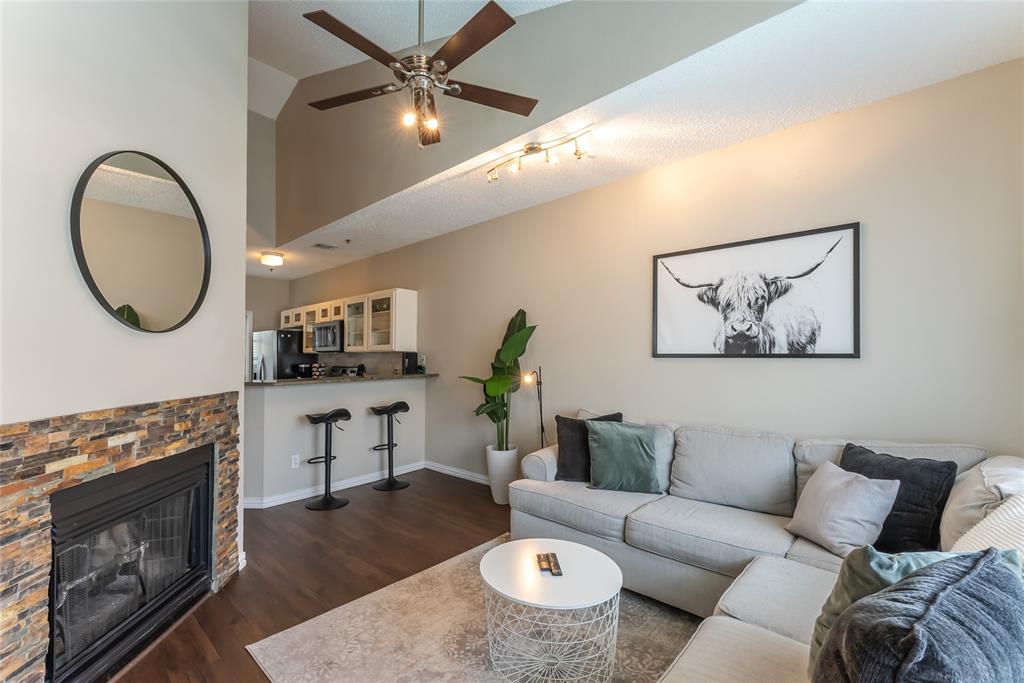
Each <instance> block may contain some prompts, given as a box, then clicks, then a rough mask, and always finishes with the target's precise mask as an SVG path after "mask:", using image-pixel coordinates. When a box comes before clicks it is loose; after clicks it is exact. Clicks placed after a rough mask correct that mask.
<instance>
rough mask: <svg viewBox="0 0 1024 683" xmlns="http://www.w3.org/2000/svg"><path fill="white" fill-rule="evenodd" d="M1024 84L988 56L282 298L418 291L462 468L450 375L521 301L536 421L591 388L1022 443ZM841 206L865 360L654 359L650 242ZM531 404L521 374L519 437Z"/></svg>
mask: <svg viewBox="0 0 1024 683" xmlns="http://www.w3.org/2000/svg"><path fill="white" fill-rule="evenodd" d="M1022 84H1024V62H1022V61H1021V60H1017V61H1016V62H1012V63H1010V64H1006V65H1001V66H996V67H993V68H990V69H986V70H984V71H980V72H977V73H975V74H971V75H967V76H964V77H961V78H957V79H954V80H951V81H947V82H945V83H940V84H938V85H935V86H932V87H929V88H925V89H922V90H918V91H915V92H911V93H908V94H906V95H901V96H899V97H894V98H892V99H888V100H884V101H880V102H877V103H874V104H872V105H870V106H867V107H863V108H860V109H857V110H853V111H849V112H846V113H842V114H837V115H834V116H829V117H827V118H824V119H820V120H818V121H813V122H810V123H807V124H805V125H801V126H797V127H794V128H791V129H789V130H785V131H782V132H779V133H776V134H773V135H768V136H764V137H761V138H757V139H754V140H750V141H748V142H745V143H742V144H739V145H736V146H733V147H730V148H727V149H723V150H720V151H716V152H713V153H710V154H705V155H701V156H698V157H694V158H691V159H688V160H684V161H681V162H679V163H676V164H672V165H669V166H665V167H662V168H657V169H654V170H652V171H649V172H647V173H643V174H640V175H637V176H633V177H630V178H626V179H623V180H621V181H617V182H615V183H611V184H609V185H606V186H604V187H600V188H596V189H593V190H590V191H587V192H583V193H580V194H577V195H573V196H571V197H566V198H564V199H561V200H558V201H554V202H551V203H548V204H545V205H542V206H538V207H534V208H531V209H528V210H525V211H521V212H519V213H515V214H512V215H509V216H505V217H503V218H499V219H495V220H492V221H489V222H486V223H482V224H480V225H477V226H474V227H470V228H466V229H464V230H460V231H457V232H453V233H449V234H447V235H443V236H440V237H437V238H434V239H431V240H428V241H425V242H421V243H418V244H415V245H411V246H409V247H405V248H403V249H399V250H396V251H393V252H389V253H387V254H382V255H380V256H377V257H374V258H370V259H366V260H364V261H360V262H358V263H354V264H350V265H348V266H343V267H341V268H337V269H334V270H331V271H326V272H323V273H319V274H316V275H311V276H309V277H306V278H301V279H298V280H295V281H293V282H292V285H291V298H292V302H293V303H297V302H300V303H301V302H309V301H320V300H323V299H324V298H333V297H338V296H345V295H348V294H354V293H357V292H360V291H364V292H365V291H373V290H374V289H381V288H384V287H408V288H410V289H416V290H419V301H420V314H419V320H420V328H419V335H420V336H419V349H420V351H421V352H424V353H426V354H427V365H428V368H429V370H430V371H431V372H439V373H441V377H439V378H438V379H436V380H433V381H432V382H431V383H430V384H428V386H427V420H426V429H427V458H429V459H431V460H436V461H439V462H443V463H445V464H448V465H452V466H455V467H460V468H463V469H469V470H474V471H477V472H483V471H484V455H483V447H484V445H485V444H486V443H488V442H489V441H490V440H493V438H494V435H493V428H492V426H491V424H490V423H489V422H488V421H487V420H485V419H483V418H477V417H474V416H473V414H472V410H473V408H474V406H475V405H476V404H477V403H478V402H479V400H480V394H479V388H478V387H477V386H476V385H472V384H469V383H468V382H465V381H464V380H460V379H458V376H459V375H464V374H471V375H479V374H480V373H483V372H486V371H487V367H488V362H489V361H490V359H491V357H492V356H493V354H494V349H495V348H496V347H497V345H498V343H499V340H500V338H501V334H502V332H503V331H504V326H505V322H506V321H507V319H508V317H509V316H510V315H511V314H512V313H513V312H514V311H515V310H516V309H517V308H519V307H523V308H525V309H526V311H527V313H528V314H529V318H530V322H532V323H536V324H537V325H538V328H537V333H536V335H535V336H534V340H533V341H532V342H531V344H530V349H529V352H528V354H527V356H526V358H525V359H524V363H523V366H524V367H526V368H529V367H534V366H536V365H538V364H540V365H543V367H544V379H545V384H544V396H545V403H546V406H545V407H546V408H547V411H548V413H547V419H548V423H547V425H548V428H549V434H551V435H553V434H554V425H553V421H552V418H551V416H552V415H553V414H554V413H556V412H559V413H562V414H566V413H570V414H571V413H573V412H575V411H576V409H577V408H579V407H581V406H586V407H590V408H592V409H594V410H598V411H610V410H624V411H626V412H629V413H634V414H640V415H645V416H650V417H654V418H662V419H670V420H673V421H678V422H690V423H694V422H696V423H701V422H711V423H721V424H727V425H735V426H740V427H750V428H761V429H770V430H775V431H781V432H788V433H791V434H794V435H797V436H836V437H847V438H851V439H856V438H863V437H876V438H891V439H897V440H932V441H943V442H948V441H959V442H972V443H977V444H980V445H982V446H985V447H988V448H990V449H992V450H994V451H1000V452H1012V453H1020V452H1021V439H1022V437H1024V423H1022V421H1021V416H1022V410H1024V405H1022V404H1024V401H1022V386H1021V382H1020V378H1021V377H1022V376H1024V358H1022V353H1021V349H1022V346H1024V337H1022V332H1024V320H1022V318H1024V296H1022V254H1024V251H1022V231H1024V225H1022V215H1024V209H1022V203H1021V188H1022V180H1024V177H1022V169H1021V166H1022V159H1024V155H1022V141H1021V126H1022V120H1024V106H1022V102H1024V91H1022ZM592 163H600V159H595V160H593V162H592ZM570 166H571V165H568V164H566V165H565V167H564V168H563V169H562V170H561V171H560V172H566V173H569V172H571V171H572V169H571V167H570ZM499 189H500V190H502V191H514V187H512V186H507V187H506V186H503V187H502V188H499ZM852 221H860V222H861V224H862V235H861V237H862V251H861V257H862V260H861V268H862V277H861V282H862V285H861V287H862V289H861V294H862V353H863V357H862V358H861V359H860V360H823V359H815V360H801V359H784V360H756V359H745V358H733V359H722V358H713V359H672V358H661V359H654V358H651V267H652V265H651V257H652V255H654V254H659V253H665V252H670V251H676V250H682V249H688V248H693V247H699V246H706V245H713V244H721V243H725V242H732V241H736V240H742V239H748V238H755V237H762V236H766V235H772V234H781V233H786V232H792V231H796V230H801V229H809V228H816V227H822V226H828V225H836V224H840V223H847V222H852ZM536 410H537V403H536V395H535V393H534V392H533V391H522V392H520V393H519V394H518V395H517V397H516V399H515V403H514V405H513V417H514V424H513V440H514V441H515V442H516V443H517V444H518V445H519V446H520V447H521V449H525V450H529V449H530V448H533V447H535V446H536V445H537V442H538V437H537V432H536V429H537V417H536Z"/></svg>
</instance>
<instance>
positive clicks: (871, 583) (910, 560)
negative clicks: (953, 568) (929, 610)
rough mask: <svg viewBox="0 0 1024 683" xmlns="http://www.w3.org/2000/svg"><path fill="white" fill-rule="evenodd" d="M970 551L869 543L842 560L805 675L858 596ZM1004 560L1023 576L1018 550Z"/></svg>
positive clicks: (1009, 552) (816, 625) (817, 626)
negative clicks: (883, 547)
mask: <svg viewBox="0 0 1024 683" xmlns="http://www.w3.org/2000/svg"><path fill="white" fill-rule="evenodd" d="M969 554H970V553H943V552H939V551H934V552H922V553H896V554H893V555H890V554H888V553H883V552H879V551H877V550H875V549H874V548H872V547H871V546H865V547H863V548H857V549H855V550H853V551H851V552H850V554H849V555H847V556H846V559H845V560H843V566H842V568H840V570H839V578H838V579H836V585H835V587H833V588H832V595H830V596H829V597H828V600H826V601H825V605H824V606H823V607H822V608H821V616H819V617H818V620H817V621H816V622H814V635H813V636H812V638H811V659H810V663H809V667H808V676H810V672H811V671H813V670H814V663H815V660H816V659H817V657H818V651H819V650H820V649H821V644H822V643H824V642H825V637H826V636H828V632H829V631H830V630H831V629H832V626H833V625H834V624H835V622H836V619H838V618H839V615H840V614H842V613H843V611H845V610H846V608H847V607H849V606H850V605H852V604H853V603H855V602H857V601H858V600H860V599H861V598H866V597H867V596H869V595H874V594H875V593H877V592H878V591H880V590H882V589H883V588H888V587H889V586H893V585H895V584H897V583H899V582H900V581H901V580H902V579H903V578H904V577H906V576H908V575H909V574H913V573H914V572H916V571H917V570H918V569H923V568H924V567H927V566H928V565H930V564H934V563H936V562H941V561H942V560H948V559H949V558H951V557H957V556H959V555H969ZM1002 555H1003V562H1005V563H1006V564H1007V566H1009V567H1010V568H1011V569H1013V570H1014V571H1016V572H1017V574H1018V575H1021V576H1022V578H1024V571H1022V569H1021V556H1020V553H1019V552H1018V551H1017V550H1003V551H1002Z"/></svg>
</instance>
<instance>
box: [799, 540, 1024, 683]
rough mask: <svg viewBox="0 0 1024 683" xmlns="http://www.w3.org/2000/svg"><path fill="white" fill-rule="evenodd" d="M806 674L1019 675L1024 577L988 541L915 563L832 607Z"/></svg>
mask: <svg viewBox="0 0 1024 683" xmlns="http://www.w3.org/2000/svg"><path fill="white" fill-rule="evenodd" d="M812 680H813V681H814V683H826V682H828V683H833V682H834V681H857V682H858V683H875V682H879V683H880V682H881V681H885V682H886V683H892V681H905V682H907V683H910V682H914V683H918V682H920V683H939V682H940V681H941V682H943V683H945V682H947V681H963V682H965V683H1003V682H1004V681H1024V582H1021V580H1020V577H1019V576H1018V575H1017V574H1016V573H1015V572H1014V571H1012V570H1011V569H1010V568H1009V567H1007V565H1006V563H1005V562H1004V561H1003V559H1002V554H1001V553H1000V552H999V551H998V550H996V549H994V548H990V549H989V550H986V551H982V552H977V553H970V554H966V555H959V556H957V557H954V558H951V559H948V560H942V561H941V562H936V563H935V564H931V565H928V566H927V567H924V568H923V569H919V570H917V571H916V572H914V573H912V574H910V575H908V576H907V577H905V578H904V579H903V580H901V581H899V582H898V583H896V584H895V585H893V586H890V587H889V588H886V589H884V590H881V591H879V592H877V593H875V594H874V595H869V596H868V597H866V598H861V599H860V600H858V601H857V602H855V603H853V604H852V605H851V606H850V607H848V608H847V609H846V610H845V611H844V612H843V613H842V614H841V615H839V618H838V619H837V620H836V622H835V625H834V626H833V627H832V630H831V631H829V633H828V636H827V637H826V638H825V642H824V643H823V644H822V648H821V652H820V653H819V655H818V659H817V662H816V663H815V666H814V674H813V676H812Z"/></svg>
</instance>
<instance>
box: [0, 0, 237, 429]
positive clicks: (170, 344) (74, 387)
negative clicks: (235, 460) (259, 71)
mask: <svg viewBox="0 0 1024 683" xmlns="http://www.w3.org/2000/svg"><path fill="white" fill-rule="evenodd" d="M0 14H2V36H0V37H2V80H0V82H2V124H0V142H2V147H3V160H2V174H3V181H4V182H3V187H2V193H3V197H2V209H0V219H2V232H3V243H2V247H3V250H2V254H0V325H2V327H0V346H2V350H3V355H2V358H0V379H2V382H0V385H2V386H0V423H5V422H14V421H19V420H24V419H32V418H42V417H48V416H52V415H61V414H66V413H73V412H77V411H82V410H89V409H93V408H103V407H109V406H118V405H125V404H133V403H142V402H146V401H153V400H158V399H167V398H176V397H185V396H194V395H199V394H210V393H215V392H221V391H228V390H239V389H241V378H242V349H243V318H242V312H243V310H244V308H243V297H244V294H243V292H244V285H243V283H244V277H245V275H244V253H245V210H246V205H245V202H246V200H245V193H246V187H245V178H246V68H247V40H248V7H247V5H246V3H241V2H197V3H191V2H128V3H125V2H67V3H58V2H54V3H9V2H7V3H3V4H2V5H0ZM123 149H130V150H142V151H145V152H149V153H151V154H154V155H156V156H157V157H159V158H161V159H163V160H164V161H165V162H166V163H167V164H169V165H170V166H171V167H172V168H174V169H175V170H176V171H177V172H178V173H179V174H180V175H181V176H182V178H184V180H185V182H186V183H188V185H189V187H190V188H191V189H192V192H193V193H194V194H195V197H196V199H197V200H198V202H199V205H200V207H201V208H202V211H203V214H204V216H205V218H206V222H207V225H208V227H209V230H210V243H211V249H212V252H213V275H212V277H211V279H210V288H209V291H208V293H207V296H206V301H205V303H204V304H203V307H202V308H201V309H200V311H199V312H198V314H197V315H196V317H195V318H194V319H193V320H192V321H191V322H190V323H189V324H188V325H186V326H185V327H183V328H181V329H179V330H176V331H174V332H170V333H167V334H146V333H143V332H138V331H133V330H131V329H129V328H127V327H125V326H124V325H121V324H119V323H118V322H117V321H115V320H114V319H112V318H110V317H109V316H108V315H107V314H106V313H105V312H104V311H103V310H102V309H101V308H100V306H99V304H98V303H97V302H96V301H95V300H94V299H93V298H92V296H91V294H90V293H89V291H88V289H87V288H86V286H85V284H84V282H83V281H82V277H81V275H80V274H79V272H78V268H77V266H76V264H75V259H74V255H73V253H72V249H71V241H70V238H69V227H68V225H69V224H68V212H69V209H70V205H71V195H72V192H73V191H74V188H75V184H76V183H77V182H78V178H79V176H80V175H81V173H82V171H83V170H84V169H85V167H86V165H88V164H89V163H90V162H91V161H92V160H93V159H95V158H96V157H98V156H99V155H101V154H103V153H105V152H109V151H112V150H123Z"/></svg>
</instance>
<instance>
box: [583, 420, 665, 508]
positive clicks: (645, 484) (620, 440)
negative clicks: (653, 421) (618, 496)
mask: <svg viewBox="0 0 1024 683" xmlns="http://www.w3.org/2000/svg"><path fill="white" fill-rule="evenodd" d="M654 434H655V429H654V426H653V425H636V424H629V423H627V422H597V421H594V420H588V421H587V441H588V443H589V446H590V487H591V488H595V489H609V490H612V491H636V492H639V493H659V492H660V491H661V488H660V487H659V486H658V467H657V463H656V461H655V459H654Z"/></svg>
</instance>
